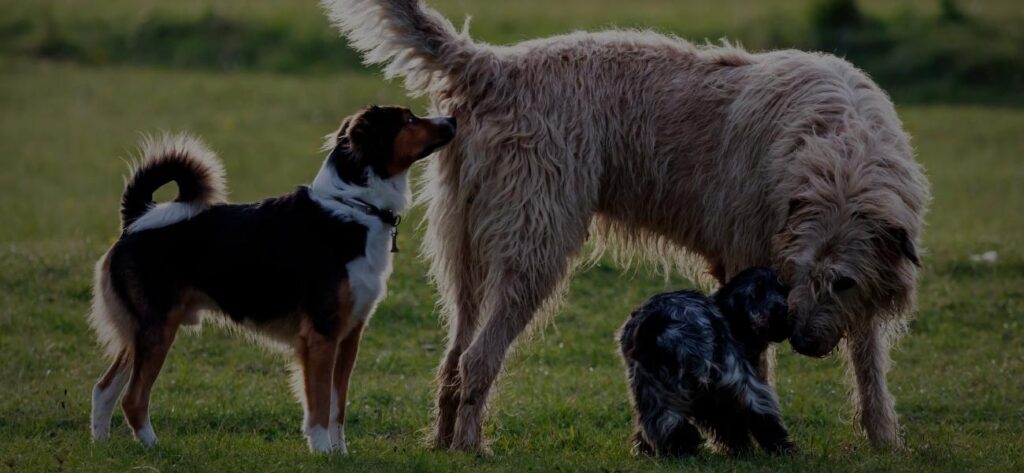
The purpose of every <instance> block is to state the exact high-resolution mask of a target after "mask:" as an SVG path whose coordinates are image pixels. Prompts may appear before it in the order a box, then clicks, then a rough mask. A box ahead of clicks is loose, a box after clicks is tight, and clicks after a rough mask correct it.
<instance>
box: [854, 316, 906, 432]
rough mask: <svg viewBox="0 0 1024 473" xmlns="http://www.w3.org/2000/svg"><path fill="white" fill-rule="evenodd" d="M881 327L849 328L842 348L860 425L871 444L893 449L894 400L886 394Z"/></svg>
mask: <svg viewBox="0 0 1024 473" xmlns="http://www.w3.org/2000/svg"><path fill="white" fill-rule="evenodd" d="M886 336H887V334H886V333H884V329H883V327H882V326H881V325H880V324H879V323H877V322H873V323H871V324H870V325H868V326H866V327H858V328H856V329H854V330H851V332H850V334H849V335H848V337H847V340H846V345H845V347H844V348H845V349H844V350H843V352H844V353H845V355H846V361H847V366H848V367H849V368H848V369H849V370H850V371H852V373H853V376H852V377H853V382H854V396H853V397H854V399H853V402H854V406H855V410H856V413H857V418H858V419H859V420H860V425H861V426H862V427H863V428H864V431H865V432H867V434H868V439H869V440H870V441H871V444H872V445H874V446H875V447H878V448H897V447H899V446H900V444H901V440H900V436H899V422H898V420H897V416H896V401H895V400H893V397H892V394H890V393H889V385H888V382H887V381H886V374H887V373H888V371H889V341H888V339H887V338H886Z"/></svg>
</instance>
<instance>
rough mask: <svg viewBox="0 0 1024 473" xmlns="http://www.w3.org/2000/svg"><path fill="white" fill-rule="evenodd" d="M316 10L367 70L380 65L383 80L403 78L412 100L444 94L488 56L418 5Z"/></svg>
mask: <svg viewBox="0 0 1024 473" xmlns="http://www.w3.org/2000/svg"><path fill="white" fill-rule="evenodd" d="M321 4H322V5H323V6H324V8H325V9H326V10H327V14H328V16H329V17H330V18H331V20H332V22H333V23H334V24H335V25H336V26H337V27H338V29H340V30H341V32H342V33H343V34H344V35H345V36H346V37H347V38H348V39H349V41H350V42H351V43H352V46H353V47H354V48H355V49H357V50H359V51H360V52H362V53H363V57H364V58H365V60H366V62H367V63H368V64H384V65H385V68H384V74H385V75H386V76H387V77H388V78H392V77H396V76H404V77H405V85H406V87H407V88H408V89H409V91H410V92H412V93H413V94H415V95H422V94H424V93H427V92H432V91H434V90H439V89H443V88H445V87H446V86H447V85H448V82H449V81H450V80H451V79H452V78H453V77H454V76H458V75H460V74H464V73H466V72H467V69H469V68H470V67H472V65H473V63H474V60H476V59H478V58H477V56H478V55H479V54H485V53H487V50H486V49H485V48H479V47H477V45H476V44H475V43H474V42H473V40H471V39H470V38H469V35H467V34H465V33H459V32H458V31H457V30H456V29H455V27H454V26H453V25H452V23H451V22H450V21H448V19H447V18H445V17H444V16H442V15H441V14H440V13H438V12H437V11H435V10H433V9H431V8H429V7H427V6H426V5H424V4H423V2H421V1H420V0H321Z"/></svg>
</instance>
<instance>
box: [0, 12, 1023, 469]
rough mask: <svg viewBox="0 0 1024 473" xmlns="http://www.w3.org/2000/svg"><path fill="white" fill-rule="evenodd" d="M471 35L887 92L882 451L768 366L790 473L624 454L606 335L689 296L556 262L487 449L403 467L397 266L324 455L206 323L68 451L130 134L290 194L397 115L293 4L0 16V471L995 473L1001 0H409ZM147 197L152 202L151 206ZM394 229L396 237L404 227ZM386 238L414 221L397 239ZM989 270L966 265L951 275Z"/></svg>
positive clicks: (644, 278) (1017, 198) (428, 338)
mask: <svg viewBox="0 0 1024 473" xmlns="http://www.w3.org/2000/svg"><path fill="white" fill-rule="evenodd" d="M430 3H431V4H432V5H435V6H436V7H437V8H439V9H440V10H441V11H442V12H444V13H445V14H446V15H448V16H449V17H450V18H451V19H452V20H453V22H454V23H456V24H461V23H462V21H463V18H464V17H466V16H472V17H473V21H472V23H471V27H470V31H471V34H472V35H473V36H474V37H475V38H477V39H478V40H481V41H487V42H492V43H510V42H515V41H519V40H523V39H529V38H534V37H538V36H545V35H551V34H559V33H565V32H570V31H573V30H578V29H600V28H609V27H632V28H651V29H654V30H657V31H660V32H663V33H669V34H675V35H678V36H680V37H683V38H687V39H690V40H692V41H704V40H708V41H711V42H716V41H718V40H719V39H720V38H728V39H729V40H730V41H738V42H741V43H742V44H743V45H745V46H746V47H747V48H749V49H752V50H762V49H770V48H783V47H796V48H802V49H813V50H821V51H828V52H832V53H836V54H840V55H844V56H846V57H847V58H848V59H849V60H851V61H852V62H854V63H855V64H857V65H858V66H860V67H863V68H864V69H865V70H866V71H868V72H869V73H870V74H871V75H872V76H873V77H874V78H876V80H878V81H879V82H880V83H881V85H882V86H883V87H884V88H886V89H887V90H889V91H890V92H891V93H892V95H893V97H894V100H895V101H896V103H897V107H898V110H899V113H900V115H901V117H902V118H903V120H904V122H905V125H906V127H907V129H908V130H909V131H910V133H911V134H912V135H913V136H914V143H915V147H916V150H917V153H918V157H919V160H920V161H921V162H922V164H923V165H924V166H925V167H926V169H927V171H928V175H929V179H930V180H931V183H932V186H933V194H934V197H935V200H934V202H933V205H932V211H931V213H930V214H929V217H928V222H929V226H928V228H927V230H926V234H925V247H926V249H927V253H926V257H925V262H926V263H925V270H924V273H923V276H922V281H921V288H920V297H919V305H920V310H919V313H918V316H917V319H916V320H915V321H914V322H913V324H912V327H911V328H912V333H911V335H910V336H909V337H907V338H906V339H904V340H903V341H902V343H901V344H900V347H899V350H898V351H897V352H896V353H895V363H896V365H895V368H894V371H893V373H892V375H891V378H890V379H891V383H892V388H893V391H894V393H895V395H896V397H897V400H898V403H899V404H898V407H899V411H900V413H901V414H902V420H903V424H904V428H905V435H906V438H907V447H906V449H905V450H902V451H899V452H896V453H885V452H876V451H873V450H871V449H870V448H869V447H868V446H867V443H866V441H865V440H864V439H863V438H862V437H861V436H859V435H858V434H857V433H856V432H855V430H854V429H853V426H852V425H851V417H852V413H851V411H850V408H849V405H848V403H847V402H846V385H845V383H844V382H843V380H844V373H843V367H842V364H841V363H840V361H839V360H838V359H837V358H830V359H827V360H811V359H807V358H802V357H798V356H795V355H792V354H790V353H788V347H784V348H783V349H782V350H781V351H783V352H784V353H782V355H781V356H780V360H779V363H780V367H779V382H778V390H779V395H780V398H781V402H782V407H783V411H784V415H785V417H786V420H787V423H788V424H789V427H790V429H791V430H792V432H793V435H794V437H795V439H796V441H797V442H798V444H799V445H800V446H801V448H802V453H800V454H799V455H797V456H795V457H792V458H771V457H766V456H762V455H753V456H749V457H741V458H727V457H722V456H720V455H717V454H714V453H712V452H707V453H704V454H701V455H699V456H697V457H695V458H691V459H684V460H651V459H636V458H633V457H631V456H630V455H629V453H628V449H627V443H626V438H627V436H628V434H629V431H630V424H629V423H630V413H629V408H628V401H627V397H626V390H625V384H624V382H623V373H622V369H621V364H620V362H619V360H618V358H617V357H616V354H615V347H614V344H613V341H612V335H613V333H614V331H615V329H616V328H617V327H618V326H619V325H620V324H621V323H622V321H623V320H624V318H625V317H626V314H628V312H629V311H630V309H631V308H632V307H633V306H635V305H636V304H638V303H640V302H641V301H642V300H643V299H644V298H645V297H648V296H649V295H651V294H653V293H655V292H659V291H662V290H666V289H669V288H676V287H681V286H688V285H689V283H687V282H686V281H683V280H681V279H680V278H678V277H675V276H672V277H670V278H669V279H668V280H667V281H666V280H665V279H664V278H663V277H662V276H661V275H660V274H658V273H657V271H655V270H653V269H651V268H645V267H640V268H634V269H632V270H630V271H627V272H623V271H621V270H620V269H619V268H617V267H615V266H614V265H612V264H611V263H609V262H600V263H598V264H597V265H596V266H594V267H591V268H588V269H585V270H583V271H582V272H581V273H580V274H579V275H578V276H577V278H576V279H575V280H574V282H573V285H572V287H571V290H570V294H569V297H568V300H567V303H566V304H565V306H564V307H563V309H562V310H561V311H560V312H559V314H558V315H557V316H556V317H554V318H552V319H550V320H548V321H547V322H546V323H544V324H542V325H541V326H540V327H538V328H537V330H536V332H535V336H534V337H532V338H531V339H530V340H527V341H524V342H523V343H524V344H525V349H523V350H520V351H519V353H518V354H517V355H516V356H514V357H513V360H512V362H511V363H510V364H509V365H508V369H507V373H506V374H505V375H504V376H503V378H502V380H501V382H500V385H499V389H498V392H497V394H496V399H495V401H496V402H495V404H494V408H493V409H492V415H491V418H490V420H489V421H488V423H487V426H486V428H487V432H488V436H489V437H490V438H491V439H493V440H494V445H493V450H494V455H493V456H484V457H477V456H474V455H466V454H452V453H446V452H431V451H429V450H426V449H425V448H424V447H423V442H422V441H423V439H424V437H425V434H426V432H427V429H428V427H429V425H430V409H431V391H432V377H433V369H434V366H435V365H436V362H437V360H438V359H439V358H440V356H441V352H442V349H443V345H444V329H443V328H442V325H441V323H440V321H439V320H438V318H437V313H436V309H435V301H436V295H435V293H434V291H433V289H432V287H431V286H430V284H429V283H428V282H427V281H426V278H425V262H424V261H423V260H422V259H420V258H418V256H417V255H416V254H415V253H414V252H413V251H411V250H412V249H413V248H415V247H416V246H418V243H419V238H420V232H421V229H419V228H417V229H415V230H414V231H404V232H402V234H401V239H402V240H403V241H402V242H400V243H399V245H400V246H401V247H402V248H405V249H409V251H405V252H403V253H400V254H399V255H398V258H397V260H396V271H395V274H394V276H393V277H392V279H391V282H390V295H389V297H388V299H387V300H386V301H385V302H384V303H383V304H382V305H381V307H380V309H379V310H378V312H377V315H376V316H375V318H374V320H373V323H372V325H371V327H370V329H369V331H368V333H367V335H366V338H365V344H364V348H363V350H362V352H361V354H360V359H359V365H358V367H357V369H356V374H355V379H354V383H353V387H352V394H351V399H352V402H351V405H350V412H351V415H350V421H349V422H350V427H349V440H350V447H351V449H352V451H353V454H352V455H351V456H349V457H344V458H340V457H338V458H335V457H316V456H312V455H310V454H308V453H307V451H306V447H305V444H304V441H303V439H302V436H301V433H300V430H299V423H300V420H301V409H300V407H299V405H298V404H297V403H296V402H295V400H294V399H293V397H292V396H291V395H290V394H289V392H288V388H287V386H288V381H287V378H288V372H287V368H286V367H287V363H286V362H285V361H283V360H282V359H281V357H280V356H278V355H276V354H269V353H267V352H265V351H264V350H262V349H260V348H258V347H255V346H253V345H252V344H250V343H247V342H246V341H245V340H243V339H241V338H239V337H237V336H234V335H232V334H229V333H225V332H224V331H222V330H220V329H217V328H214V327H210V328H207V329H204V330H203V331H202V332H201V333H200V334H197V335H184V334H183V335H182V336H181V337H180V338H179V340H178V342H177V344H176V346H175V349H174V351H173V353H172V354H171V356H170V359H169V361H168V363H167V365H166V367H165V370H164V372H163V374H162V375H161V379H160V381H159V382H158V384H157V387H156V389H155V392H154V400H153V405H154V408H153V421H154V425H155V428H156V431H157V434H158V435H159V436H160V439H161V444H160V445H159V446H158V447H157V448H155V449H153V450H146V449H143V448H142V447H140V446H139V445H137V444H136V443H134V442H133V441H132V440H131V438H130V434H129V433H128V429H127V428H126V427H124V426H123V425H122V424H123V420H122V417H121V415H120V414H117V415H116V416H115V424H117V428H115V430H114V435H113V439H112V440H111V441H110V442H108V443H106V444H100V445H94V444H92V443H91V441H90V440H89V437H88V412H89V393H90V390H91V387H92V383H93V382H94V381H95V378H96V377H98V376H99V374H100V373H101V372H102V370H103V369H104V367H105V366H104V365H105V363H104V361H103V360H102V359H101V358H100V351H99V350H98V348H97V347H96V346H95V344H94V341H93V337H92V335H91V333H89V331H88V328H87V325H86V322H85V314H86V313H87V311H88V305H89V298H90V290H91V267H92V264H93V263H94V262H95V260H96V259H97V258H98V257H99V256H100V255H101V254H102V253H103V251H104V250H105V249H106V247H107V246H108V245H109V244H110V243H111V242H112V241H114V239H115V238H116V236H117V233H118V229H117V226H118V219H117V205H118V200H119V196H120V193H121V186H122V180H121V176H122V175H123V174H124V172H125V170H126V166H125V164H124V161H123V160H122V159H124V158H128V157H130V156H131V155H132V153H133V152H134V151H133V147H134V143H135V142H136V141H137V140H138V138H139V133H140V132H153V131H159V130H181V129H187V130H191V131H193V132H195V133H197V134H199V135H201V136H203V137H204V138H206V140H207V141H208V142H209V143H210V145H211V146H212V147H213V148H214V149H215V150H217V151H218V152H219V153H220V155H221V157H222V159H223V160H224V162H225V165H226V167H227V170H228V177H229V183H230V187H231V198H232V200H235V201H248V200H255V199H259V198H262V197H266V196H269V195H274V194H279V193H283V192H288V191H290V190H291V189H293V188H294V186H295V185H297V184H301V183H304V182H308V181H309V180H310V179H312V177H313V175H314V173H315V172H316V170H317V168H318V166H319V164H320V161H321V160H322V158H323V155H322V154H321V153H320V152H319V147H320V144H321V137H322V136H323V135H324V134H325V133H327V132H329V131H331V130H332V129H333V128H334V127H335V126H336V125H337V122H338V120H340V118H341V117H343V116H346V115H348V114H349V113H351V112H352V111H353V110H355V109H356V108H357V107H360V106H363V105H365V104H368V103H409V104H412V105H413V106H414V108H416V109H417V110H418V111H422V110H423V108H424V103H423V102H422V101H411V100H409V99H407V98H406V96H405V94H404V91H403V90H402V89H401V87H400V84H399V83H397V82H386V81H384V80H383V79H382V78H381V76H380V74H379V72H378V71H377V70H375V69H373V68H366V67H364V66H362V65H361V64H360V61H359V58H358V57H357V56H356V54H355V53H353V52H352V51H351V50H350V49H349V48H348V47H347V45H346V43H345V41H344V40H343V39H341V38H339V37H338V35H337V34H336V32H335V31H334V30H333V29H332V28H330V26H329V25H328V22H327V20H326V18H325V17H324V15H323V14H322V13H321V11H320V9H319V6H318V5H317V4H316V2H315V1H313V0H304V1H290V2H283V1H270V0H250V1H243V0H223V1H213V0H179V1H174V2H172V1H162V2H160V1H151V0H139V1H135V0H104V1H101V2H98V1H85V0H37V1H14V0H0V164H2V168H0V169H2V171H0V353H3V359H2V361H0V379H2V380H4V381H5V382H4V383H3V384H2V385H0V471H4V470H5V469H6V470H10V471H53V470H57V471H60V470H69V471H125V470H132V469H151V470H161V471H167V470H170V471H178V470H185V471H188V470H200V471H277V470H279V471H305V470H323V469H324V468H328V467H329V468H337V469H345V470H347V469H351V470H361V471H366V470H373V471H376V470H392V469H401V470H416V471H448V470H452V469H472V470H517V471H521V470H543V471H549V470H552V469H555V468H558V469H562V470H587V471H593V470H617V471H620V470H624V471H640V470H645V471H646V470H674V469H678V468H697V469H702V470H712V471H748V470H749V471H762V470H773V471H774V470H780V471H798V470H802V471H807V470H811V471H817V470H824V469H828V470H835V471H876V470H903V471H908V470H922V469H924V470H944V471H977V470H992V471H1019V470H1020V468H1021V463H1022V462H1024V443H1022V442H1024V441H1022V437H1021V432H1022V431H1024V382H1022V380H1024V350H1022V345H1024V333H1022V329H1024V323H1022V317H1024V249H1022V248H1021V242H1022V236H1024V186H1022V185H1021V182H1024V159H1022V156H1024V109H1022V108H1021V107H1022V106H1024V85H1022V84H1024V82H1022V81H1024V72H1022V71H1024V5H1022V4H1021V2H1019V1H1017V0H988V1H981V0H959V1H955V2H951V1H941V0H909V1H900V2H890V1H883V0H861V1H857V2H851V1H849V0H796V1H783V0H764V1H754V0H749V1H741V0H719V1H715V2H706V1H697V0H682V1H667V0H642V1H612V0H589V1H588V0H563V1H558V2H554V1H540V0H520V1H516V2H511V1H509V2H486V1H468V0H462V1H459V0H438V1H431V2H430ZM172 192H173V190H171V189H168V190H165V191H164V192H163V193H162V194H161V195H173V194H172ZM420 215H421V210H420V209H416V210H414V211H413V215H412V218H411V219H409V222H415V221H417V220H419V217H420ZM408 228H409V229H410V230H411V229H414V228H415V225H409V227H408ZM985 252H995V255H996V257H995V261H994V262H984V261H974V259H977V258H974V259H972V256H975V255H979V254H982V253H985Z"/></svg>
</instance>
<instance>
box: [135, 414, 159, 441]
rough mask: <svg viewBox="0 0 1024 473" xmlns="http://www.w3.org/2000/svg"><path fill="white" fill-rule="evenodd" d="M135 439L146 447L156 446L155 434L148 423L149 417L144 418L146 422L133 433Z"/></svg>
mask: <svg viewBox="0 0 1024 473" xmlns="http://www.w3.org/2000/svg"><path fill="white" fill-rule="evenodd" d="M135 438H137V439H139V441H140V442H142V444H143V445H145V446H147V447H152V446H153V445H156V433H155V432H153V424H151V423H150V422H149V416H146V422H145V423H143V424H142V428H141V429H139V430H136V431H135Z"/></svg>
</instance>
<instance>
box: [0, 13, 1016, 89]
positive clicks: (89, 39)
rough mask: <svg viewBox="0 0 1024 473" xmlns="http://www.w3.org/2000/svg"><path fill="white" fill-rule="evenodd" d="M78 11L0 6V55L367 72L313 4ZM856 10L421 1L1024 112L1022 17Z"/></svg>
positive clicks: (477, 27) (518, 34)
mask: <svg viewBox="0 0 1024 473" xmlns="http://www.w3.org/2000/svg"><path fill="white" fill-rule="evenodd" d="M81 1H82V0H74V1H70V0H39V1H35V2H24V1H18V0H0V12H2V13H3V14H2V15H0V57H3V56H9V57H22V58H25V57H29V58H36V59H40V58H41V59H51V60H52V59H57V60H62V61H68V62H76V63H79V64H88V65H93V66H107V65H135V66H163V67H172V68H192V69H205V70H221V71H238V70H250V71H254V70H258V71H264V72H277V73H288V74H306V73H311V72H313V73H322V72H327V71H334V72H337V71H360V72H368V70H367V69H365V68H363V67H362V64H361V58H360V57H359V55H358V54H356V53H355V52H354V51H352V50H351V49H350V48H349V47H348V46H347V44H346V43H345V41H344V40H342V39H341V38H339V37H338V35H337V33H336V32H335V31H334V30H333V29H332V28H330V27H329V25H328V21H327V19H326V17H325V15H323V13H322V12H321V11H320V9H319V6H318V4H317V2H316V1H314V0H306V1H302V2H290V3H283V2H273V1H268V0H257V1H239V0H231V1H218V2H210V1H208V0H186V1H181V2H153V1H134V0H106V1H104V4H103V8H83V4H82V3H81ZM853 1H854V0H797V1H788V0H765V1H757V2H751V1H749V0H722V1H718V2H707V1H701V0H683V1H668V0H641V1H635V2H634V1H629V2H621V1H612V0H567V1H559V2H555V3H552V2H548V1H542V0H520V1H515V2H484V1H464V0H458V1H455V0H438V1H434V2H430V3H431V4H432V5H433V6H435V7H437V8H438V9H440V10H441V11H442V12H444V13H445V14H446V15H448V16H449V17H450V18H451V19H452V20H453V21H454V22H455V23H456V24H461V23H462V20H463V19H464V18H467V17H473V19H474V21H473V22H472V27H471V28H470V30H471V33H472V35H473V37H474V38H475V39H476V40H478V41H484V42H493V43H499V44H508V43H514V42H518V41H521V40H524V39H530V38H537V37H543V36H550V35H555V34H561V33H566V32H569V31H573V30H580V29H591V30H593V29H605V28H611V27H628V28H645V29H653V30H656V31H660V32H663V33H667V34H674V35H678V36H681V37H684V38H688V39H690V40H692V41H694V42H698V43H701V42H705V41H711V42H716V41H718V40H719V39H720V38H728V39H729V40H730V41H732V42H734V43H738V44H742V45H744V46H745V47H747V48H749V49H751V50H753V51H761V50H766V49H780V48H798V49H805V50H815V51H826V52H831V53H835V54H838V55H841V56H845V57H847V58H848V59H850V60H851V61H853V62H854V63H855V64H857V65H858V66H859V67H861V68H862V69H864V70H865V71H867V72H868V73H869V74H871V75H872V77H874V78H875V80H877V81H878V82H879V83H880V84H881V85H882V86H884V87H886V88H887V89H888V90H889V92H890V93H892V94H893V95H894V96H895V97H897V98H899V99H901V100H904V101H907V100H914V101H916V102H918V103H934V102H949V101H951V100H956V101H958V102H961V103H986V104H1002V103H1007V102H1008V101H1010V102H1012V103H1014V104H1015V105H1021V104H1024V59H1022V58H1024V33H1022V31H1024V30H1022V29H1021V25H1022V24H1024V9H1021V8H1020V6H1019V3H1018V2H1017V1H1016V0H986V1H984V2H974V1H971V2H968V1H961V2H957V3H956V4H958V5H961V6H960V7H958V8H959V9H958V10H957V11H958V12H960V16H958V17H957V18H958V19H957V20H955V21H954V20H949V19H948V18H947V17H941V15H940V13H939V11H938V6H939V4H940V0H914V1H904V2H885V1H882V0H859V1H858V2H857V5H860V7H859V10H858V9H857V8H852V7H848V6H849V5H850V4H851V3H852V2H853ZM947 1H950V0H947ZM952 1H956V0H952ZM827 5H833V7H831V8H829V7H827ZM837 5H838V6H840V8H838V9H836V7H835V6H837ZM843 5H847V7H846V8H842V6H843ZM851 11H852V12H853V13H857V12H859V14H851ZM830 12H831V14H830ZM851 18H860V19H861V20H862V21H851Z"/></svg>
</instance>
